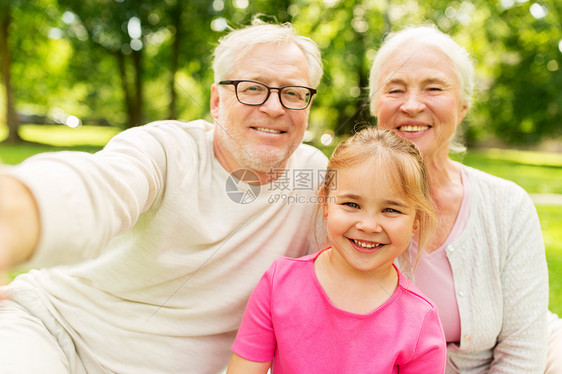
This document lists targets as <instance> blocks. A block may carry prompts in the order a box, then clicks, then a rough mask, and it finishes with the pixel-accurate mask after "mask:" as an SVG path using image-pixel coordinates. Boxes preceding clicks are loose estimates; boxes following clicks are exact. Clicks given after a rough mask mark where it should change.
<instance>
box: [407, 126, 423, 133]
mask: <svg viewBox="0 0 562 374" xmlns="http://www.w3.org/2000/svg"><path fill="white" fill-rule="evenodd" d="M427 129H429V126H401V127H400V131H406V132H418V131H424V130H427Z"/></svg>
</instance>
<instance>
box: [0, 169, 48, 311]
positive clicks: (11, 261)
mask: <svg viewBox="0 0 562 374" xmlns="http://www.w3.org/2000/svg"><path fill="white" fill-rule="evenodd" d="M38 241H39V211H38V209H37V204H36V203H35V199H34V198H33V195H32V194H31V192H30V191H29V189H28V188H27V187H26V186H25V185H23V184H22V183H21V182H19V181H18V180H17V179H15V178H13V177H11V176H8V175H2V174H0V285H4V284H6V283H7V282H8V276H7V271H8V270H9V269H10V268H12V267H13V266H15V265H17V264H20V263H22V262H24V261H26V260H28V259H29V258H30V257H31V255H32V254H33V251H34V250H35V247H36V246H37V243H38ZM2 298H4V296H3V295H0V300H1V299H2Z"/></svg>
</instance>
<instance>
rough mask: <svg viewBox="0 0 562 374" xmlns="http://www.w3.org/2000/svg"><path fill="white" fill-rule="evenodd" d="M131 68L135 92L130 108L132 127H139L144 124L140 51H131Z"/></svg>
mask: <svg viewBox="0 0 562 374" xmlns="http://www.w3.org/2000/svg"><path fill="white" fill-rule="evenodd" d="M131 56H132V57H133V67H134V69H135V91H134V97H133V108H132V125H133V126H140V125H142V124H143V122H144V108H143V94H142V91H143V90H142V87H143V84H142V83H143V82H142V49H141V50H140V51H133V52H132V53H131Z"/></svg>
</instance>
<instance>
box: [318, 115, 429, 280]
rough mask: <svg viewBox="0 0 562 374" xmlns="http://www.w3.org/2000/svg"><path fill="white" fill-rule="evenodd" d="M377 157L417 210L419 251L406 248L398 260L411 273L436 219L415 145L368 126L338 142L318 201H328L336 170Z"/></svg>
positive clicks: (396, 185)
mask: <svg viewBox="0 0 562 374" xmlns="http://www.w3.org/2000/svg"><path fill="white" fill-rule="evenodd" d="M375 160H376V161H379V162H381V163H382V165H384V170H385V173H386V176H387V177H388V180H389V181H392V182H393V184H394V186H393V187H394V189H395V190H396V191H397V192H398V194H399V196H400V197H401V198H402V199H404V201H405V202H406V203H408V204H409V205H411V206H413V207H414V208H415V210H416V218H417V219H418V222H419V243H418V254H417V256H416V258H415V259H414V260H413V261H412V260H411V258H412V256H411V253H410V248H408V249H407V250H406V251H404V253H403V254H402V256H400V258H399V261H400V263H401V267H402V269H401V270H402V271H403V272H404V273H405V274H412V273H413V271H414V269H415V266H416V264H417V261H418V259H419V256H420V255H421V253H422V251H423V250H424V248H426V246H427V245H428V243H429V240H430V238H431V236H432V235H433V232H434V231H435V228H436V225H437V219H436V214H435V209H434V205H433V201H432V199H431V194H430V191H429V186H428V183H427V176H426V170H425V165H424V163H423V159H422V156H421V153H420V151H419V150H418V148H417V147H416V146H415V145H414V144H413V143H411V142H410V141H408V140H406V139H404V138H402V137H400V136H399V135H398V134H396V133H395V132H393V131H390V130H379V129H376V128H375V127H372V126H369V127H365V128H364V129H362V130H360V131H359V132H357V133H355V134H354V135H353V136H351V137H350V138H348V139H347V140H345V141H343V142H341V143H340V144H339V145H338V146H337V147H336V149H335V150H334V152H333V154H332V157H331V158H330V161H329V162H328V171H327V176H326V178H325V180H324V183H323V185H322V186H321V187H320V192H319V194H320V197H322V198H321V199H319V200H320V201H327V197H328V196H329V194H330V190H331V189H333V188H334V186H335V184H336V183H337V170H339V169H346V168H351V167H354V166H357V165H359V164H361V163H363V162H365V161H375Z"/></svg>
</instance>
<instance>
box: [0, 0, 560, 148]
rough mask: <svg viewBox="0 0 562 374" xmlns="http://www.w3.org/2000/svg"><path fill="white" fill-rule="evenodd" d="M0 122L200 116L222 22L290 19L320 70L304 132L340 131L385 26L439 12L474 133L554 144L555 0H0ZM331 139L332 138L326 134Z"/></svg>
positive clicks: (352, 114)
mask: <svg viewBox="0 0 562 374" xmlns="http://www.w3.org/2000/svg"><path fill="white" fill-rule="evenodd" d="M0 4H1V8H0V19H1V20H0V36H1V39H0V46H1V54H0V61H1V63H2V83H3V87H2V90H1V94H0V103H2V105H1V107H0V108H1V109H0V126H3V125H6V124H9V125H8V128H9V132H8V134H6V135H5V136H6V137H7V138H8V139H9V140H10V142H17V141H18V140H19V139H18V131H17V128H18V124H30V123H35V124H45V123H47V124H49V123H51V124H52V123H58V124H64V125H66V126H70V127H76V126H79V125H80V124H83V125H85V126H86V125H103V126H113V127H116V128H119V129H123V128H127V127H131V126H135V125H139V124H143V123H146V122H148V121H152V120H157V119H164V118H178V119H184V120H192V119H195V118H210V116H209V115H208V109H209V105H208V101H209V100H208V97H209V86H210V84H211V83H212V71H211V68H210V67H211V56H210V54H211V52H212V50H213V48H214V46H215V44H216V41H217V39H218V38H219V37H220V36H221V35H223V34H224V33H225V31H227V29H228V28H230V27H234V28H238V27H241V26H243V25H246V24H248V23H249V22H250V20H251V18H252V16H253V15H254V14H256V13H262V14H264V15H265V16H264V18H265V19H271V20H277V21H279V22H286V21H289V22H292V23H293V24H294V26H295V28H296V29H297V30H298V32H300V33H301V34H304V35H307V36H310V37H311V38H312V39H314V40H315V41H316V42H317V43H318V44H319V45H320V47H321V49H322V52H323V57H324V62H325V76H324V79H323V81H322V84H321V85H320V87H319V94H318V96H317V97H316V98H315V103H314V106H313V110H312V115H311V126H310V134H308V138H307V140H308V141H310V142H313V143H316V142H320V139H321V137H322V135H324V134H326V133H328V134H333V135H336V136H339V135H344V134H347V133H349V131H350V129H351V128H352V126H353V125H354V123H355V122H357V121H372V119H371V118H370V116H369V113H368V108H367V105H366V101H367V95H368V92H367V89H366V87H367V85H368V75H369V67H370V64H371V60H372V58H373V55H374V53H375V51H376V50H377V48H378V47H379V45H380V44H381V41H382V39H383V37H384V36H385V35H386V34H387V33H388V32H390V31H392V30H396V29H399V28H401V27H403V26H405V25H412V24H414V25H419V24H424V23H433V24H436V25H437V26H438V27H439V28H440V29H441V30H443V31H445V32H447V33H449V34H450V35H451V36H453V38H454V39H455V40H456V41H457V42H458V43H460V44H461V45H463V46H464V47H465V48H466V49H468V50H469V51H470V53H471V54H472V57H473V58H474V60H475V63H476V67H477V80H478V84H477V91H476V94H475V105H474V107H473V108H472V110H471V112H470V113H469V116H468V118H467V120H466V121H465V129H464V131H465V139H466V143H467V145H468V146H469V147H472V146H483V145H486V146H489V145H494V146H516V147H518V148H529V147H535V148H536V147H537V146H541V147H542V148H543V149H547V150H561V146H560V144H558V142H556V140H558V141H559V140H560V139H561V136H562V126H561V124H562V31H561V30H562V2H561V1H559V0H545V1H537V2H534V1H527V0H501V1H498V0H493V1H489V0H486V1H484V0H482V1H480V0H473V1H448V0H425V1H419V2H417V1H408V0H402V1H401V0H386V1H383V0H364V1H346V0H311V1H299V0H292V1H291V0H213V1H210V0H189V1H180V0H158V1H156V0H154V1H147V0H134V1H133V0H88V1H82V0H58V1H57V0H34V1H26V0H0ZM325 139H327V137H325Z"/></svg>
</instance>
